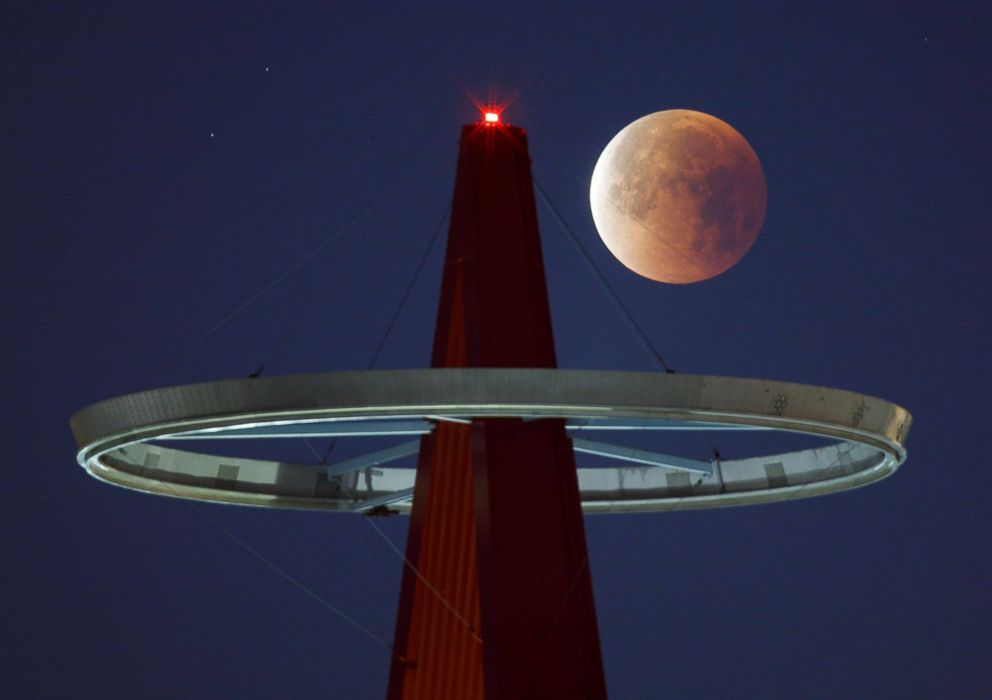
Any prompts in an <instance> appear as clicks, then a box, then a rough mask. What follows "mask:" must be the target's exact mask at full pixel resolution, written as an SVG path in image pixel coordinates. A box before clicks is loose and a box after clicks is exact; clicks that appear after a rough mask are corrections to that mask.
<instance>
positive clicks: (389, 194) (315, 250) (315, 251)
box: [183, 156, 447, 352]
mask: <svg viewBox="0 0 992 700" xmlns="http://www.w3.org/2000/svg"><path fill="white" fill-rule="evenodd" d="M446 158H447V156H446ZM429 169H430V167H428V168H422V169H420V170H418V171H417V172H415V173H414V174H413V176H411V177H409V178H407V179H406V180H405V181H403V182H401V183H400V184H399V185H397V186H396V187H394V188H393V189H392V190H390V191H389V192H387V193H386V194H385V195H383V196H382V197H380V198H379V200H378V201H376V202H375V203H373V204H372V205H371V206H369V207H368V208H367V209H365V211H363V212H361V213H360V214H358V216H356V217H355V218H353V219H352V220H351V221H349V222H348V223H346V224H345V225H344V226H342V227H340V228H339V229H337V230H336V231H334V232H333V233H332V234H331V235H330V236H328V237H327V238H325V239H324V241H323V242H322V243H320V244H319V245H317V246H316V247H315V248H313V249H312V250H311V251H310V252H309V253H307V254H306V255H304V256H303V257H302V258H300V259H299V260H297V261H296V262H295V263H293V264H292V265H290V266H289V267H288V268H287V269H286V270H284V271H283V272H282V273H280V274H278V275H276V276H275V277H274V278H273V279H272V280H271V281H269V283H268V284H266V285H265V286H263V287H262V288H261V289H259V290H258V291H257V292H255V293H254V294H252V295H250V296H249V297H248V298H247V299H245V300H244V301H243V302H241V303H240V304H239V305H238V306H236V307H235V308H234V309H233V310H232V311H230V312H229V313H228V314H227V315H226V316H224V317H223V318H221V319H220V320H219V321H217V322H216V323H215V324H214V325H212V326H211V327H210V328H208V329H207V330H206V331H205V332H204V333H202V334H201V335H200V336H199V337H197V338H196V339H195V340H194V341H193V342H191V343H190V344H189V345H187V346H186V347H185V348H184V349H183V352H189V351H190V350H192V349H193V348H195V347H196V346H197V345H199V344H200V343H202V342H203V341H204V340H206V339H207V338H208V337H209V336H211V335H212V334H213V333H214V332H215V331H217V330H218V329H219V328H221V327H222V326H224V325H225V324H226V323H227V322H228V321H230V320H231V319H233V318H234V317H235V316H237V315H238V314H240V313H241V312H242V311H244V310H245V309H246V308H248V307H249V306H250V305H251V304H252V303H253V302H255V301H256V300H257V299H259V298H260V297H262V296H263V295H265V294H266V293H267V292H268V291H269V290H271V289H272V288H273V287H275V286H276V285H278V284H279V283H280V282H282V281H283V280H284V279H286V278H287V277H289V276H290V275H292V274H293V273H294V272H296V271H297V270H299V269H300V268H301V267H303V266H304V265H306V264H307V263H308V262H310V260H312V259H313V258H314V257H315V256H316V255H317V254H319V253H320V252H321V251H323V250H324V249H325V248H327V246H329V245H330V244H331V243H333V242H334V241H336V240H337V239H338V238H340V237H341V236H342V235H344V234H345V233H346V232H348V231H349V230H351V229H352V228H354V227H355V226H356V225H357V224H359V223H360V222H361V221H363V220H364V219H366V218H367V217H368V216H369V215H371V214H372V213H373V212H375V211H376V210H377V209H379V208H380V207H382V205H383V204H385V203H386V202H388V201H389V200H390V199H392V198H393V197H395V196H396V195H397V194H399V192H401V191H402V190H404V189H406V187H407V186H408V185H409V184H410V183H412V182H416V181H419V180H421V177H420V176H421V175H422V174H423V172H424V170H429Z"/></svg>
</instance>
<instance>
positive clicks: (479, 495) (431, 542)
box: [389, 122, 606, 700]
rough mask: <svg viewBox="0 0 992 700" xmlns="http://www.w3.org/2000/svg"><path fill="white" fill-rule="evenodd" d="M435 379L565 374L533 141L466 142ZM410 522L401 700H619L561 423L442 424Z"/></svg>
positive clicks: (396, 691)
mask: <svg viewBox="0 0 992 700" xmlns="http://www.w3.org/2000/svg"><path fill="white" fill-rule="evenodd" d="M431 364H432V366H433V367H541V368H553V367H555V364H556V363H555V351H554V340H553V337H552V329H551V315H550V310H549V306H548V298H547V289H546V285H545V280H544V265H543V261H542V256H541V244H540V239H539V232H538V225H537V214H536V210H535V205H534V192H533V184H532V182H531V175H530V157H529V154H528V149H527V138H526V134H525V132H524V131H523V129H519V128H515V127H510V126H504V125H502V124H499V123H498V122H481V123H480V124H476V125H468V126H465V127H464V128H463V129H462V133H461V142H460V147H459V159H458V170H457V175H456V178H455V192H454V200H453V203H452V211H451V224H450V228H449V232H448V244H447V251H446V254H445V264H444V272H443V277H442V286H441V296H440V302H439V306H438V315H437V325H436V328H435V336H434V351H433V358H432V363H431ZM523 473H526V479H527V488H526V489H520V488H519V484H520V478H521V475H522V474H523ZM411 515H412V518H411V523H410V531H409V535H408V540H407V550H406V560H407V566H406V567H405V569H404V575H403V584H402V588H401V592H400V606H399V613H398V616H397V622H396V635H395V641H394V644H393V651H394V655H393V661H392V667H391V671H390V680H389V698H391V699H394V700H398V699H400V698H403V699H408V698H441V697H458V698H487V699H489V698H527V697H533V698H566V697H567V698H600V697H605V695H606V691H605V682H604V678H603V670H602V660H601V656H600V650H599V635H598V630H597V626H596V617H595V608H594V604H593V594H592V585H591V579H590V575H589V568H588V565H587V564H588V561H587V554H586V543H585V533H584V529H583V522H582V508H581V503H580V498H579V488H578V480H577V476H576V470H575V460H574V456H573V453H572V445H571V442H570V440H569V439H568V437H567V436H566V434H565V424H564V421H563V420H561V419H541V420H530V421H528V420H526V419H522V418H473V419H472V420H471V421H468V422H464V423H453V422H442V423H440V424H439V425H438V427H437V428H436V430H435V431H434V432H433V433H432V434H430V435H427V436H425V437H423V438H421V448H420V455H419V461H418V467H417V480H416V485H415V487H414V500H413V510H412V514H411Z"/></svg>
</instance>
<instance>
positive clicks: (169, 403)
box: [71, 368, 912, 512]
mask: <svg viewBox="0 0 992 700" xmlns="http://www.w3.org/2000/svg"><path fill="white" fill-rule="evenodd" d="M485 417H514V418H522V419H542V418H557V419H566V420H567V421H568V423H567V425H568V427H569V429H570V430H575V431H582V430H596V429H604V428H610V427H614V428H628V429H629V428H642V429H643V428H647V429H665V428H669V429H694V428H695V429H698V428H706V429H776V430H784V431H790V432H798V433H803V434H807V435H814V436H822V437H829V438H835V439H836V440H838V442H837V443H836V444H830V445H827V446H823V447H817V448H812V449H803V450H798V451H794V452H785V453H782V454H774V455H767V456H757V457H748V458H745V459H732V460H720V459H714V460H711V461H710V462H709V463H708V465H709V466H708V467H707V466H706V464H707V463H705V462H702V463H700V462H693V461H692V460H682V461H679V460H680V458H674V457H672V458H666V457H665V456H664V455H659V456H652V454H653V453H645V452H642V451H638V450H628V451H626V452H624V450H623V449H622V448H618V446H610V445H606V446H604V447H602V448H599V447H597V445H600V444H601V443H592V442H590V441H586V442H583V443H580V442H579V441H578V440H573V442H575V444H576V449H577V450H578V449H579V447H578V446H579V445H580V444H581V445H582V446H583V447H585V448H587V449H585V450H584V451H591V452H594V453H596V454H602V455H605V456H607V457H611V456H612V457H619V458H624V456H625V455H626V456H627V457H629V458H630V461H633V462H635V463H636V465H635V466H630V465H629V464H627V465H625V466H622V467H618V468H597V469H579V486H580V491H581V495H582V505H583V509H584V510H585V511H586V512H605V511H609V512H629V511H654V510H671V509H676V508H678V509H690V508H705V507H714V506H725V505H742V504H749V503H766V502H771V501H780V500H787V499H793V498H800V497H806V496H814V495H819V494H825V493H831V492H834V491H840V490H845V489H850V488H855V487H858V486H862V485H865V484H868V483H871V482H873V481H877V480H879V479H882V478H884V477H886V476H888V475H889V474H891V473H893V472H894V471H895V470H896V469H897V468H898V467H899V465H900V464H902V462H903V461H905V459H906V450H905V447H904V443H905V440H906V436H907V434H908V432H909V427H910V423H911V420H912V419H911V416H910V414H909V413H908V412H907V411H906V410H905V409H903V408H901V407H900V406H897V405H895V404H892V403H889V402H887V401H883V400H882V399H877V398H873V397H869V396H865V395H862V394H857V393H853V392H849V391H843V390H839V389H828V388H823V387H815V386H808V385H802V384H793V383H787V382H777V381H768V380H760V379H737V378H730V377H712V376H702V375H672V374H658V373H651V372H622V371H599V370H561V369H474V368H473V369H414V370H386V371H369V372H332V373H321V374H302V375H290V376H283V377H267V378H257V379H239V380H228V381H219V382H209V383H204V384H192V385H186V386H177V387H169V388H164V389H155V390H150V391H143V392H139V393H136V394H130V395H127V396H122V397H118V398H113V399H108V400H106V401H102V402H100V403H97V404H94V405H92V406H89V407H88V408H85V409H83V410H82V411H80V412H79V413H77V414H76V415H75V416H73V418H72V420H71V426H72V430H73V433H74V435H75V437H76V442H77V445H78V446H79V453H78V461H79V464H80V465H81V466H82V467H83V468H84V469H86V471H87V472H88V473H89V474H91V475H92V476H94V477H96V478H97V479H100V480H102V481H106V482H108V483H112V484H116V485H119V486H124V487H128V488H132V489H136V490H139V491H145V492H150V493H158V494H162V495H169V496H178V497H183V498H192V499H199V500H206V501H213V502H220V503H237V504H243V505H255V506H271V507H287V508H323V509H332V510H346V511H358V512H365V511H368V510H369V509H370V508H372V507H373V506H375V505H383V504H390V505H391V506H392V507H394V508H396V509H397V510H400V511H408V510H409V506H410V502H411V498H412V496H411V494H412V486H413V479H414V474H415V470H413V469H400V468H376V469H375V470H371V469H369V468H368V466H369V465H377V464H380V463H383V462H381V461H380V462H377V461H375V459H378V457H373V458H370V459H371V460H372V461H367V462H365V463H364V467H365V468H362V465H361V464H360V466H359V467H356V468H355V469H352V470H350V471H349V470H347V469H343V468H342V469H337V470H335V468H334V467H331V468H328V467H327V465H306V464H293V463H287V462H275V461H265V460H257V459H242V458H229V457H222V456H216V455H210V454H202V453H197V452H189V451H186V450H176V449H172V448H167V447H163V446H161V445H159V444H158V443H157V442H156V443H150V441H152V440H156V441H160V440H170V439H197V438H235V437H241V438H251V437H290V436H294V437H298V436H305V435H332V434H342V431H343V432H344V433H348V432H353V431H355V430H358V431H359V432H361V431H362V430H365V428H366V427H367V428H368V431H366V433H367V432H369V431H371V432H376V431H380V432H381V433H392V434H417V433H423V432H427V431H428V430H430V426H431V425H432V422H434V421H438V420H453V421H456V422H468V421H470V420H471V419H475V418H485ZM356 426H357V427H356ZM586 443H589V444H586ZM589 445H592V447H590V446H589ZM597 450H599V451H597ZM610 450H614V453H613V454H611V452H610ZM617 450H619V451H617ZM384 452H386V451H384ZM377 454H378V453H377ZM644 455H647V456H646V457H645V456H644ZM521 488H526V484H525V482H523V481H522V484H521Z"/></svg>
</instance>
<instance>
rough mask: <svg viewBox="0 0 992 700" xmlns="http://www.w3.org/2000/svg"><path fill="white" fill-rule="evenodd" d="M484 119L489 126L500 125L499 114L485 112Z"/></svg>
mask: <svg viewBox="0 0 992 700" xmlns="http://www.w3.org/2000/svg"><path fill="white" fill-rule="evenodd" d="M482 119H483V121H484V122H485V123H486V125H487V126H495V125H496V124H499V112H490V111H486V112H483V114H482Z"/></svg>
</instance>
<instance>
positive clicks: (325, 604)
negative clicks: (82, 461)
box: [117, 447, 393, 653]
mask: <svg viewBox="0 0 992 700" xmlns="http://www.w3.org/2000/svg"><path fill="white" fill-rule="evenodd" d="M117 451H118V453H120V454H121V455H122V456H123V457H124V458H125V459H126V460H127V461H129V462H130V463H131V464H133V465H134V466H135V467H140V465H139V464H138V463H137V462H135V461H134V460H133V459H131V456H130V455H129V454H128V453H127V450H125V449H124V448H123V447H121V448H118V450H117ZM159 483H160V484H161V485H162V486H163V487H164V488H166V489H167V490H168V491H170V492H171V493H172V495H173V496H175V497H176V498H178V499H180V500H181V501H182V502H183V504H184V505H185V506H186V507H188V508H189V509H190V510H192V511H193V512H194V513H196V514H197V515H199V516H200V517H201V518H203V519H204V520H206V521H207V522H208V523H209V524H210V525H211V526H213V528H214V529H216V530H217V531H218V532H220V533H221V534H222V535H224V536H225V537H227V538H228V539H230V540H231V541H232V542H234V543H235V544H237V545H238V546H239V547H241V548H242V549H244V550H245V551H246V552H248V553H249V554H251V555H252V556H253V557H255V558H256V559H257V560H258V561H260V562H262V563H263V564H264V565H265V566H267V567H268V568H269V569H271V570H272V571H274V572H275V573H277V574H279V575H280V576H281V577H283V578H284V579H286V580H287V581H289V582H290V583H291V584H292V585H293V586H295V587H296V588H298V589H299V590H301V591H303V592H304V593H306V594H307V595H308V596H310V597H311V598H313V599H314V600H315V601H317V602H318V603H319V604H320V605H322V606H323V607H324V608H326V609H327V610H329V611H331V612H332V613H334V614H335V615H337V616H338V617H340V618H341V619H342V620H344V621H345V622H347V623H348V624H349V625H351V626H352V627H354V628H355V629H357V630H359V631H360V632H361V633H362V634H364V635H365V636H367V637H368V638H370V639H373V640H375V641H376V642H377V643H379V644H381V645H382V647H383V648H384V649H386V650H387V651H388V652H390V653H393V648H392V647H391V646H390V645H389V644H388V643H387V642H386V640H384V639H383V638H382V637H380V636H379V635H377V634H376V633H375V632H373V631H371V630H370V629H369V628H367V627H366V626H365V625H363V624H362V623H360V622H358V620H356V619H355V618H353V617H351V616H350V615H348V614H347V613H346V612H344V611H343V610H341V609H340V608H338V607H336V606H335V605H334V604H332V603H331V602H330V601H328V600H327V599H326V598H324V597H323V596H321V595H320V594H318V593H317V592H315V591H314V590H312V589H311V588H309V587H307V586H306V585H304V584H303V582H301V581H300V580H299V579H297V578H296V577H294V576H293V575H292V574H290V573H289V572H287V571H286V570H285V569H283V568H282V567H280V566H279V565H278V564H276V563H275V562H273V561H272V560H270V559H269V558H267V557H266V556H265V555H264V554H262V553H261V552H259V551H258V550H257V549H255V548H254V547H252V546H251V545H250V544H248V543H247V542H245V541H244V540H243V539H241V538H240V537H238V536H237V535H235V534H234V533H233V532H231V531H230V530H228V529H227V528H226V527H224V526H223V525H222V524H221V523H219V522H218V521H217V520H215V519H214V518H212V517H210V515H209V514H207V513H206V512H205V511H204V510H203V509H201V508H198V507H197V506H196V504H194V503H191V502H190V501H189V500H187V499H186V498H184V497H183V496H181V495H180V494H178V493H176V492H175V491H172V489H170V488H169V486H168V484H166V483H165V482H159Z"/></svg>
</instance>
